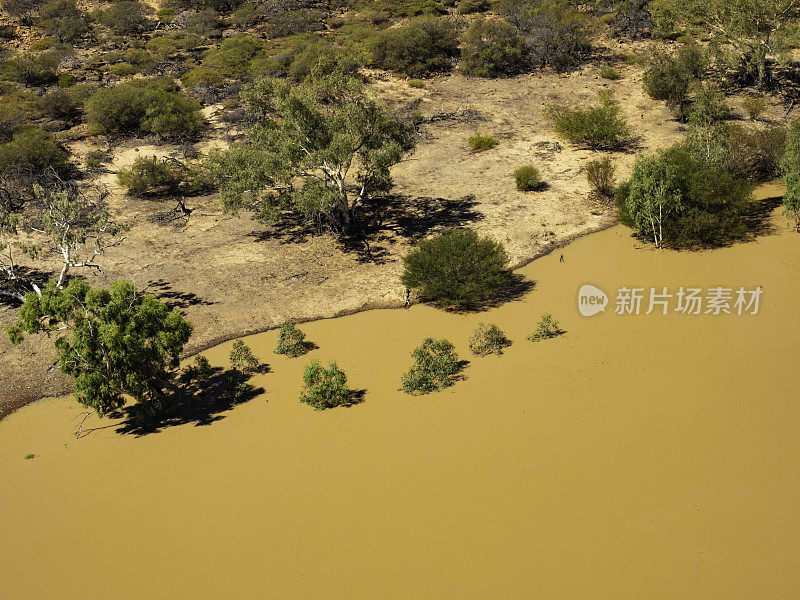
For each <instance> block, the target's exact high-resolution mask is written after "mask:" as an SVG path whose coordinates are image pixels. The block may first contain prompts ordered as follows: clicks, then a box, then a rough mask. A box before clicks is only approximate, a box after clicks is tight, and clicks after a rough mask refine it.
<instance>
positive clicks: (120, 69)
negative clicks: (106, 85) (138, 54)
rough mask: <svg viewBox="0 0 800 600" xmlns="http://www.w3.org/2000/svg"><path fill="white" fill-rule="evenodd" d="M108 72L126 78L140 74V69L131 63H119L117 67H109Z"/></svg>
mask: <svg viewBox="0 0 800 600" xmlns="http://www.w3.org/2000/svg"><path fill="white" fill-rule="evenodd" d="M108 70H109V71H110V72H111V73H112V74H114V75H116V76H117V77H125V76H127V75H133V74H134V73H138V72H139V69H138V68H136V67H135V66H133V65H132V64H131V63H129V62H119V63H117V64H115V65H111V66H110V67H108Z"/></svg>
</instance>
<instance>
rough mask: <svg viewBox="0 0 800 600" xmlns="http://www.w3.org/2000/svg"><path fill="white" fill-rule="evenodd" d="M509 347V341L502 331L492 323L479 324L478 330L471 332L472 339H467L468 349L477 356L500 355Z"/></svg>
mask: <svg viewBox="0 0 800 600" xmlns="http://www.w3.org/2000/svg"><path fill="white" fill-rule="evenodd" d="M510 345H511V340H509V339H508V337H506V334H505V333H503V330H502V329H500V328H499V327H498V326H497V325H495V324H494V323H491V324H489V325H485V324H484V323H481V324H479V325H478V328H477V329H476V330H475V331H473V332H472V337H471V338H470V339H469V349H470V350H472V353H473V354H475V355H477V356H486V355H487V354H502V353H503V349H504V348H507V347H508V346H510Z"/></svg>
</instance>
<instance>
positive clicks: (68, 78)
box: [58, 73, 78, 88]
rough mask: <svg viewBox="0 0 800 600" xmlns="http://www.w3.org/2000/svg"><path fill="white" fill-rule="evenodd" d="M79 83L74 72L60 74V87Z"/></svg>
mask: <svg viewBox="0 0 800 600" xmlns="http://www.w3.org/2000/svg"><path fill="white" fill-rule="evenodd" d="M76 83H78V78H77V77H75V75H73V74H72V73H61V74H60V75H59V76H58V87H60V88H68V87H72V86H73V85H75V84H76Z"/></svg>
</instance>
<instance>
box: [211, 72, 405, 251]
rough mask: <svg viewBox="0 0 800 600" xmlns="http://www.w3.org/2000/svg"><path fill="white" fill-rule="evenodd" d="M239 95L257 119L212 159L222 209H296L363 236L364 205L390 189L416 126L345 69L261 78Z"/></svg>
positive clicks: (270, 214) (266, 215)
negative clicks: (297, 78) (296, 78)
mask: <svg viewBox="0 0 800 600" xmlns="http://www.w3.org/2000/svg"><path fill="white" fill-rule="evenodd" d="M242 99H243V100H244V102H245V104H246V106H247V108H248V110H249V111H250V112H251V113H252V115H253V116H254V118H255V120H256V123H255V125H253V127H251V128H250V130H249V131H248V135H247V139H246V140H245V141H243V142H241V143H238V144H235V145H234V146H233V147H231V148H230V149H229V150H227V151H218V152H215V153H212V155H211V156H210V159H209V165H210V167H211V172H212V174H213V177H214V179H215V180H216V182H217V185H218V187H219V190H220V194H221V197H222V202H223V205H224V207H225V208H226V209H228V210H237V209H239V208H248V209H251V210H253V211H254V212H255V213H256V216H257V217H258V218H260V219H264V220H266V219H273V218H276V217H277V216H278V215H279V214H280V212H281V211H283V210H292V211H295V212H298V213H300V214H302V215H303V216H305V217H306V218H308V219H309V220H310V221H312V222H313V223H315V224H316V225H317V226H318V227H319V228H320V229H321V228H323V227H329V228H330V229H332V230H333V231H335V232H337V233H342V234H348V235H352V234H363V224H362V221H361V219H360V215H361V209H362V207H363V205H364V203H365V202H366V201H367V200H368V199H370V198H372V197H374V196H376V195H379V194H381V193H384V192H386V191H388V190H389V189H390V188H391V185H392V178H391V174H390V168H391V167H392V166H393V165H395V164H397V163H398V162H400V161H401V160H402V158H403V156H404V155H405V154H406V153H407V152H409V151H411V150H412V149H413V147H414V141H415V140H414V127H413V124H412V123H411V122H410V121H409V120H405V119H401V118H399V117H397V116H395V115H393V114H391V113H390V112H389V111H388V110H387V109H386V108H384V107H383V106H382V105H381V104H380V103H379V102H378V101H377V100H376V99H375V98H373V97H372V96H371V94H370V93H369V92H368V91H367V89H366V88H365V86H364V83H363V81H362V80H361V79H359V78H358V77H357V76H354V75H353V74H352V73H348V72H345V71H343V70H340V69H332V70H330V71H328V72H323V71H322V69H321V68H316V69H314V70H312V73H311V75H310V76H309V77H307V78H306V79H305V80H304V81H303V82H301V83H299V84H296V85H293V84H291V83H290V82H288V81H286V80H282V79H276V78H271V77H265V78H261V79H259V80H257V81H255V82H254V83H253V84H252V85H251V86H250V87H248V88H246V89H245V90H244V91H243V92H242Z"/></svg>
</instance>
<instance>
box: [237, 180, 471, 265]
mask: <svg viewBox="0 0 800 600" xmlns="http://www.w3.org/2000/svg"><path fill="white" fill-rule="evenodd" d="M478 204H479V203H478V201H477V200H476V198H475V196H473V195H469V196H464V197H463V198H458V199H451V198H433V197H428V196H423V197H417V198H414V197H411V196H407V195H402V194H392V195H388V196H382V197H380V198H373V199H371V200H368V201H367V202H366V203H365V204H364V206H363V208H362V211H361V214H360V215H359V217H358V218H359V221H360V230H361V231H360V233H359V234H358V235H352V236H342V237H338V238H337V244H338V246H339V248H340V249H341V250H342V251H344V252H350V253H355V254H357V255H358V261H359V262H374V263H377V264H384V263H386V262H388V260H389V258H390V254H391V253H390V251H389V249H388V248H387V247H385V246H384V244H386V243H389V242H392V241H394V240H396V239H397V238H405V239H412V240H414V239H419V238H422V237H425V236H426V235H428V234H429V233H431V232H433V231H437V230H444V229H452V228H457V227H465V226H467V225H469V224H471V223H474V222H476V221H480V220H481V219H483V214H481V213H480V212H479V211H478V210H477V206H478ZM320 233H322V232H321V231H320V229H319V228H318V227H316V226H315V225H314V224H313V223H310V222H309V221H308V220H307V219H306V218H304V217H303V216H302V215H300V214H298V213H295V212H285V213H284V214H282V215H281V216H280V217H279V219H278V220H277V221H276V222H274V223H272V224H271V225H269V226H268V228H267V229H266V230H264V231H254V232H252V233H251V234H250V235H251V237H253V238H254V239H255V240H256V241H265V240H278V241H279V242H280V243H282V244H298V243H303V242H306V241H308V239H309V238H310V237H312V236H314V235H319V234H320Z"/></svg>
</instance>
